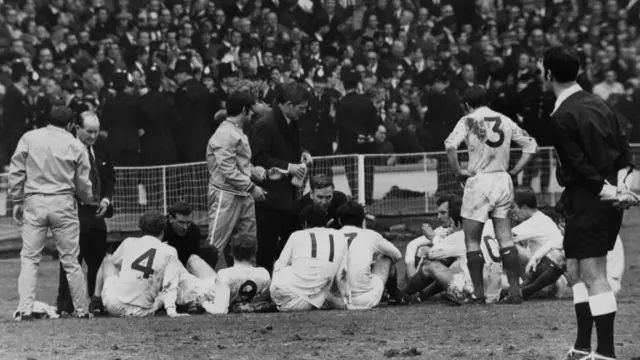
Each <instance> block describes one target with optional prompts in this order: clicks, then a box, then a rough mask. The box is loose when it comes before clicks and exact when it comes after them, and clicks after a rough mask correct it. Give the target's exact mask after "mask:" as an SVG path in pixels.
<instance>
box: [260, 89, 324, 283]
mask: <svg viewBox="0 0 640 360" xmlns="http://www.w3.org/2000/svg"><path fill="white" fill-rule="evenodd" d="M308 104H309V92H308V91H307V88H306V87H305V85H303V84H299V83H293V84H287V85H284V86H283V87H282V89H281V91H280V93H279V96H278V99H277V100H276V101H275V102H274V105H273V109H272V110H271V111H268V112H267V113H265V114H264V115H263V116H262V117H261V118H260V119H258V121H257V122H256V123H255V124H254V126H253V128H252V129H251V131H250V135H249V143H250V145H251V152H252V154H253V155H252V156H253V160H252V163H253V165H255V166H262V167H264V168H265V169H270V168H272V167H277V168H280V169H282V170H286V171H287V172H288V174H289V176H287V177H285V178H284V179H281V180H277V181H270V182H265V183H264V185H263V188H264V190H265V191H266V192H267V198H266V200H265V201H263V202H258V203H256V225H257V233H258V234H257V235H258V254H257V259H256V262H257V265H258V266H259V267H264V268H265V269H267V270H268V271H269V272H271V271H272V270H273V262H274V261H275V260H276V259H277V258H278V256H279V254H280V251H281V250H282V248H283V247H284V244H285V243H286V241H287V240H288V239H289V235H291V233H292V232H293V230H294V229H295V224H296V220H295V216H296V214H294V213H293V204H294V202H295V200H296V199H297V197H298V192H299V187H301V186H302V183H303V179H304V177H305V175H306V165H305V163H307V162H311V155H310V154H309V153H308V152H305V151H303V150H302V149H301V147H300V130H299V129H298V123H297V121H298V119H299V118H300V116H302V114H304V112H305V111H306V109H307V105H308ZM294 183H295V184H297V185H299V186H296V185H294Z"/></svg>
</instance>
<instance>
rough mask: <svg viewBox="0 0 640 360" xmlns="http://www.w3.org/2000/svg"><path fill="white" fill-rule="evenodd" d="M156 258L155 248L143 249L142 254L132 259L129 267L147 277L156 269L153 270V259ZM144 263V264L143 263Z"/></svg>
mask: <svg viewBox="0 0 640 360" xmlns="http://www.w3.org/2000/svg"><path fill="white" fill-rule="evenodd" d="M155 258H156V249H153V248H151V249H149V250H147V251H145V253H144V254H142V255H140V256H139V257H138V258H137V259H135V260H133V262H132V263H131V268H132V269H133V270H138V271H141V272H142V274H143V275H142V277H143V278H145V279H148V278H149V276H151V275H153V274H154V273H155V272H156V271H155V270H153V260H154V259H155ZM145 260H146V262H145ZM143 263H145V265H143Z"/></svg>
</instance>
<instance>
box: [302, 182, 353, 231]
mask: <svg viewBox="0 0 640 360" xmlns="http://www.w3.org/2000/svg"><path fill="white" fill-rule="evenodd" d="M309 185H310V188H311V191H309V192H308V193H306V194H305V195H304V196H302V198H301V199H299V200H298V201H296V203H295V205H294V206H293V213H294V214H299V213H300V212H302V210H304V209H305V208H306V207H307V206H309V205H316V206H320V207H321V208H322V209H323V210H324V211H326V212H327V216H328V217H329V220H328V221H327V224H326V226H327V227H331V228H334V229H340V223H339V222H338V217H337V215H336V211H337V210H338V208H339V207H340V205H343V204H346V203H347V195H345V194H344V193H343V192H342V191H338V190H336V189H335V186H334V185H333V180H332V179H331V177H330V176H327V175H323V174H318V175H315V176H312V177H311V179H310V180H309ZM298 226H299V227H298V229H302V224H298Z"/></svg>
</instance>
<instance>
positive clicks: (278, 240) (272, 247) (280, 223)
mask: <svg viewBox="0 0 640 360" xmlns="http://www.w3.org/2000/svg"><path fill="white" fill-rule="evenodd" d="M256 225H257V236H258V254H257V256H256V264H257V266H258V267H263V268H265V269H267V271H269V273H272V272H273V263H274V262H275V261H276V260H277V259H278V257H279V256H280V253H281V252H282V249H283V248H284V245H285V244H286V243H287V240H289V236H290V235H291V233H293V231H294V229H295V228H296V222H295V216H294V215H293V214H292V213H291V212H290V211H284V210H276V209H273V208H268V207H262V206H256Z"/></svg>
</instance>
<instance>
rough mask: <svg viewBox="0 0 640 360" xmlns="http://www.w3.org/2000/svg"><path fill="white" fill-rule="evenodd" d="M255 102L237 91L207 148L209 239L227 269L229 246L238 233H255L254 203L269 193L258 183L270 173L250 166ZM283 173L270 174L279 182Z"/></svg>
mask: <svg viewBox="0 0 640 360" xmlns="http://www.w3.org/2000/svg"><path fill="white" fill-rule="evenodd" d="M253 104H254V100H253V99H252V98H251V97H250V96H249V95H247V94H245V93H242V92H235V93H233V94H231V95H229V98H228V99H227V102H226V110H227V119H226V120H225V121H223V122H222V124H220V126H219V127H218V130H216V132H215V134H213V136H212V137H211V139H210V140H209V144H208V145H207V165H208V167H209V175H210V177H209V236H208V240H207V245H209V246H213V247H215V248H216V249H217V250H218V252H223V251H224V252H225V253H224V255H225V261H226V263H227V266H231V265H232V264H233V258H232V257H231V255H230V254H229V252H228V249H226V248H227V244H228V242H229V240H230V239H231V237H233V236H237V235H238V234H244V233H250V234H254V233H255V232H256V211H255V201H264V200H265V196H266V194H267V193H266V191H264V190H263V189H262V188H261V187H260V186H257V185H256V184H255V183H254V181H255V182H260V181H263V180H265V179H266V178H267V172H266V171H265V169H264V168H262V167H260V166H253V165H252V164H251V148H250V146H249V141H248V139H247V136H246V135H245V134H244V132H243V130H242V129H243V128H244V127H245V125H246V124H247V123H248V121H249V120H250V119H251V115H252V114H253V110H252V109H253ZM281 176H282V175H281V173H280V172H278V171H275V172H270V175H269V177H270V178H271V179H274V180H275V179H278V178H280V177H281Z"/></svg>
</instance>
